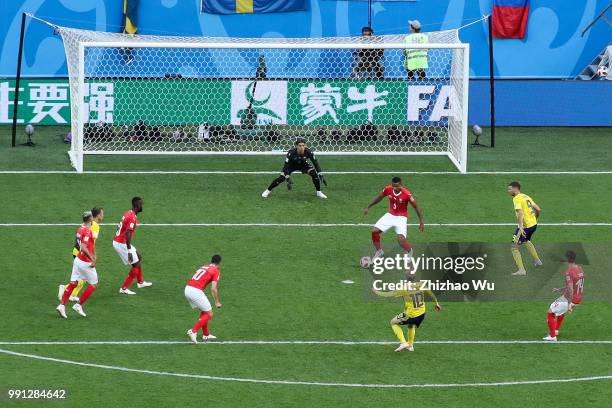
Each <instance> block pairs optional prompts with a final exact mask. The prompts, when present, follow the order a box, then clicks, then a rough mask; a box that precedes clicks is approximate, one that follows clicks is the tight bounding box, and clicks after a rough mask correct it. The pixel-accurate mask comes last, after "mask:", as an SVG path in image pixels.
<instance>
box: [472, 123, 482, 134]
mask: <svg viewBox="0 0 612 408" xmlns="http://www.w3.org/2000/svg"><path fill="white" fill-rule="evenodd" d="M472 133H473V134H474V135H476V136H480V135H482V128H481V127H480V126H478V125H474V126H472Z"/></svg>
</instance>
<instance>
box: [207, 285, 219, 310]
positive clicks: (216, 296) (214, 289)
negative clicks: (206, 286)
mask: <svg viewBox="0 0 612 408" xmlns="http://www.w3.org/2000/svg"><path fill="white" fill-rule="evenodd" d="M210 290H211V292H212V295H213V299H215V306H217V308H220V307H221V302H219V289H218V288H217V281H212V282H211V284H210Z"/></svg>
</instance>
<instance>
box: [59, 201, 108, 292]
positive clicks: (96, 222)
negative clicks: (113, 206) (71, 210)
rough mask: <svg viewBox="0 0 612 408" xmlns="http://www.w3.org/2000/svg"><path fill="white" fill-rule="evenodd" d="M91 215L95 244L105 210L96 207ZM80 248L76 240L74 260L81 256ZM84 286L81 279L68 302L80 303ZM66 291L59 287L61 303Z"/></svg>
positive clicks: (61, 286) (62, 286) (73, 252)
mask: <svg viewBox="0 0 612 408" xmlns="http://www.w3.org/2000/svg"><path fill="white" fill-rule="evenodd" d="M91 215H92V217H93V221H92V222H91V227H90V229H91V232H92V233H93V237H94V242H95V240H97V239H98V235H99V234H100V223H101V222H102V220H104V209H103V208H101V207H94V208H92V209H91ZM80 246H81V245H80V243H78V242H76V240H75V243H74V247H73V248H72V257H73V258H76V256H77V255H78V254H79V248H80ZM83 286H85V281H84V280H82V279H81V280H79V283H78V285H77V287H76V288H74V290H73V291H72V293H71V294H70V298H69V299H68V300H70V301H71V302H78V301H79V292H80V291H81V289H83ZM65 289H66V285H59V290H58V292H57V296H58V297H59V299H60V301H61V300H62V295H63V294H64V290H65Z"/></svg>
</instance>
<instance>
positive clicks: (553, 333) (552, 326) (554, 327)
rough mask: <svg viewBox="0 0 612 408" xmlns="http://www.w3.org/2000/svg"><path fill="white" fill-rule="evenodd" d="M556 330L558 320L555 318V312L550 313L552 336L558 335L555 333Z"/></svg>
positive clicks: (549, 324) (549, 325)
mask: <svg viewBox="0 0 612 408" xmlns="http://www.w3.org/2000/svg"><path fill="white" fill-rule="evenodd" d="M555 330H557V321H556V320H555V314H554V313H548V334H550V337H557V335H556V334H555Z"/></svg>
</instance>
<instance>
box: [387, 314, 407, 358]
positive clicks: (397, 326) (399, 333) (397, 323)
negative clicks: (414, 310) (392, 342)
mask: <svg viewBox="0 0 612 408" xmlns="http://www.w3.org/2000/svg"><path fill="white" fill-rule="evenodd" d="M405 319H406V314H404V313H400V314H398V315H397V316H395V317H394V318H393V319H391V321H390V322H389V323H390V324H391V329H392V330H393V333H395V336H396V337H397V339H398V340H399V341H400V345H399V347H398V348H396V349H395V351H396V352H399V351H402V350H404V349H407V348H408V347H409V344H408V342H407V341H406V337H404V330H402V327H401V324H402V323H403V322H404V320H405Z"/></svg>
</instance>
